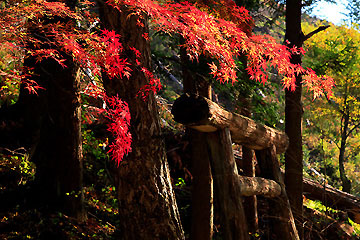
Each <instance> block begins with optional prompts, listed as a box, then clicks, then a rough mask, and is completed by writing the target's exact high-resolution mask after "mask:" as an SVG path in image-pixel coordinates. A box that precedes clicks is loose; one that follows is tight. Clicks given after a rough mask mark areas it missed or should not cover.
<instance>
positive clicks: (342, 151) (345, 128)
mask: <svg viewBox="0 0 360 240" xmlns="http://www.w3.org/2000/svg"><path fill="white" fill-rule="evenodd" d="M343 119H344V122H343V123H342V128H341V142H340V149H339V171H340V179H341V182H342V190H343V191H344V192H347V193H350V190H351V181H350V180H349V179H348V178H347V176H346V172H345V167H344V162H345V151H346V141H347V137H348V136H347V133H348V128H349V114H347V113H345V114H343Z"/></svg>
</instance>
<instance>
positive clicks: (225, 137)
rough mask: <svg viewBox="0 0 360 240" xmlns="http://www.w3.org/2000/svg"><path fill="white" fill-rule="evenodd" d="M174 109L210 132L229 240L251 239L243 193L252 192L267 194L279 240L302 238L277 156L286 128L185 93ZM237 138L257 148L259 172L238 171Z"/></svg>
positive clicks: (178, 117) (179, 118)
mask: <svg viewBox="0 0 360 240" xmlns="http://www.w3.org/2000/svg"><path fill="white" fill-rule="evenodd" d="M172 114H173V115H174V120H175V121H177V122H179V123H182V124H184V125H186V126H187V127H190V128H193V129H196V130H197V131H200V132H205V133H207V136H206V142H207V145H208V149H209V152H210V155H211V158H210V161H211V169H212V172H213V176H214V181H215V184H216V186H217V189H218V192H217V194H218V196H217V197H218V199H219V205H220V208H221V209H220V210H221V221H222V224H223V225H224V237H225V239H228V240H233V239H240V240H243V239H244V240H247V239H249V234H248V230H247V224H246V218H245V214H244V209H243V205H242V197H245V196H253V195H264V196H265V197H268V198H269V201H270V206H271V215H272V216H273V220H272V223H273V224H272V227H273V229H272V230H273V232H274V234H275V235H276V236H277V237H278V239H289V240H292V239H295V240H297V239H299V236H298V233H297V230H296V227H295V223H294V218H293V214H292V212H291V208H290V204H289V200H288V197H287V195H286V191H285V185H284V182H283V179H282V176H281V171H280V167H279V162H278V158H277V154H280V153H283V152H285V150H286V148H287V145H288V138H287V136H286V134H285V133H283V132H281V131H278V130H275V129H273V128H270V127H267V126H264V125H262V124H259V123H256V122H255V121H253V120H252V119H250V118H247V117H244V116H241V115H239V114H235V113H230V112H228V111H226V110H224V109H223V108H221V107H220V106H219V105H217V104H216V103H214V102H212V101H210V100H209V99H207V98H204V97H201V96H197V95H188V94H184V95H182V96H181V97H180V98H178V99H177V100H176V101H175V103H174V105H173V108H172ZM233 142H234V143H236V144H239V145H242V146H246V147H247V148H250V149H254V150H255V154H256V158H257V162H258V165H259V168H260V171H261V176H260V177H245V176H240V175H239V174H238V170H237V167H236V163H235V159H234V155H233V150H232V143H233Z"/></svg>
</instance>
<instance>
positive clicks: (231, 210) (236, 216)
mask: <svg viewBox="0 0 360 240" xmlns="http://www.w3.org/2000/svg"><path fill="white" fill-rule="evenodd" d="M207 143H208V145H209V152H210V160H211V169H212V171H213V176H214V181H215V184H216V189H215V192H216V193H217V194H216V197H217V198H218V202H219V206H220V210H221V220H222V221H221V222H222V224H223V227H224V231H223V234H224V239H226V240H233V239H239V240H248V239H250V238H249V233H248V228H247V224H246V217H245V213H244V208H243V205H242V198H241V188H240V182H239V179H238V171H237V168H236V163H235V159H234V154H233V150H232V142H231V137H230V131H229V129H227V128H225V129H223V130H219V131H217V132H214V133H208V134H207Z"/></svg>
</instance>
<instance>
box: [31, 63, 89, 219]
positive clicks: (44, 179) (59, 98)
mask: <svg viewBox="0 0 360 240" xmlns="http://www.w3.org/2000/svg"><path fill="white" fill-rule="evenodd" d="M28 61H29V60H25V64H27V65H28V66H29V65H30V64H28ZM30 61H33V60H30ZM65 64H67V68H63V67H62V66H60V65H59V64H58V63H56V62H55V61H54V60H43V61H42V62H41V63H37V64H35V69H34V72H35V73H36V74H39V76H40V78H42V80H46V81H47V84H46V91H45V93H44V94H45V103H44V104H45V106H44V109H43V110H44V112H43V117H42V122H41V123H42V124H41V129H40V133H41V134H40V140H39V143H38V145H37V147H36V150H35V153H34V156H33V161H34V162H35V164H36V176H35V179H36V187H37V190H38V191H39V192H38V194H39V196H38V197H39V198H40V199H41V201H42V202H44V203H45V204H47V205H50V207H53V208H55V209H57V210H60V211H64V212H65V213H66V214H68V215H69V216H71V217H75V218H76V219H78V220H79V221H84V220H85V219H86V212H85V209H84V205H83V200H84V196H83V190H82V135H81V114H80V111H81V105H80V82H79V76H78V69H79V68H78V67H77V66H76V65H74V63H73V62H72V59H71V58H69V57H67V61H66V62H65ZM42 80H40V81H42Z"/></svg>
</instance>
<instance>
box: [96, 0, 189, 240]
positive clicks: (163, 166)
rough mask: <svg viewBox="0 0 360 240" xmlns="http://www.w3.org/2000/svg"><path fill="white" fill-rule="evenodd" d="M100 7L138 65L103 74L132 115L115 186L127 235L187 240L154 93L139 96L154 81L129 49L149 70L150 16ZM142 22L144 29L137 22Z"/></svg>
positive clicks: (107, 85)
mask: <svg viewBox="0 0 360 240" xmlns="http://www.w3.org/2000/svg"><path fill="white" fill-rule="evenodd" d="M99 5H100V9H99V10H100V19H101V21H102V24H103V26H104V27H105V28H106V29H108V30H115V31H117V33H119V34H120V35H121V41H122V43H123V46H124V47H125V54H126V55H127V59H128V60H129V61H130V62H131V63H133V64H132V72H131V77H130V79H126V78H124V79H118V78H116V79H109V78H107V77H106V76H104V77H103V83H104V87H105V89H106V92H107V94H108V95H110V96H114V95H117V94H118V96H119V97H120V98H122V99H123V100H124V101H126V102H127V103H128V105H129V109H130V115H131V122H130V124H131V126H130V132H131V134H132V152H131V153H130V154H129V155H128V156H126V157H125V158H124V160H123V161H122V162H121V163H120V165H119V167H118V176H117V186H116V187H117V192H118V200H119V217H120V224H119V230H120V232H121V235H122V239H136V240H137V239H149V240H151V239H184V233H183V230H182V226H181V223H180V217H179V213H178V209H177V204H176V201H175V196H174V193H173V190H172V185H171V179H170V174H169V167H168V163H167V159H166V154H165V148H164V143H163V140H162V138H161V129H160V124H159V116H158V109H157V105H156V101H155V97H154V94H153V93H150V94H149V96H148V98H147V99H146V100H145V101H144V100H142V99H141V98H140V97H137V96H136V95H137V94H138V92H139V90H140V88H141V87H142V86H144V85H145V84H148V82H149V81H148V79H147V77H146V76H145V75H144V73H143V72H142V71H141V69H140V67H136V64H135V56H134V53H133V52H132V51H131V50H130V49H129V47H135V48H136V49H137V50H139V51H140V53H141V58H140V61H141V63H142V66H143V67H146V68H148V69H150V66H151V64H150V45H149V41H146V40H145V39H144V38H143V34H144V33H147V32H148V23H147V18H146V16H142V17H143V18H142V19H140V18H139V16H137V15H136V14H135V13H134V12H131V11H129V10H128V9H126V7H125V6H124V7H122V9H121V12H119V11H118V10H116V9H113V8H111V7H109V6H107V5H104V3H103V2H102V1H99ZM138 20H139V21H141V22H142V23H143V24H144V27H143V28H140V27H139V26H138V25H137V21H138Z"/></svg>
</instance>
